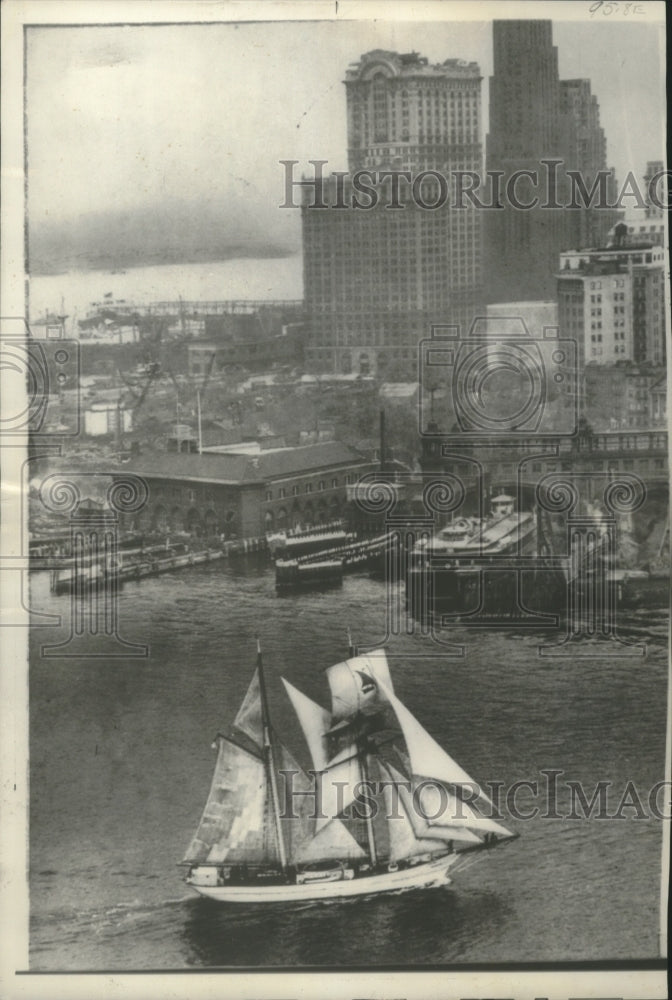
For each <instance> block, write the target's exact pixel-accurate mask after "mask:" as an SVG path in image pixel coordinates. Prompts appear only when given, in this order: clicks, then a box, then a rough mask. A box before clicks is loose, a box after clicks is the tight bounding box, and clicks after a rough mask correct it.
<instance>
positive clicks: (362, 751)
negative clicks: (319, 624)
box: [348, 410, 383, 865]
mask: <svg viewBox="0 0 672 1000" xmlns="http://www.w3.org/2000/svg"><path fill="white" fill-rule="evenodd" d="M382 412H383V411H382V410H381V414H382ZM348 655H349V657H350V659H353V658H354V657H355V656H357V647H356V646H355V645H353V642H352V635H351V633H350V626H348ZM356 745H357V760H358V762H359V771H360V774H361V776H362V782H363V783H364V785H365V787H367V788H368V781H369V768H368V765H367V760H366V757H367V754H366V748H365V746H364V743H363V741H362V738H361V736H360V735H359V733H358V734H357V741H356ZM364 822H365V823H366V839H367V841H368V844H369V857H370V859H371V864H372V865H375V864H376V862H377V860H378V855H377V852H376V838H375V837H374V835H373V817H372V816H370V815H368V813H367V815H366V817H365V820H364Z"/></svg>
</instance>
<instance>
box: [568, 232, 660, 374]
mask: <svg viewBox="0 0 672 1000" xmlns="http://www.w3.org/2000/svg"><path fill="white" fill-rule="evenodd" d="M623 228H624V229H625V226H624V227H623ZM556 280H557V295H558V317H559V326H560V335H561V337H567V338H570V339H573V340H575V341H576V342H577V345H578V348H579V350H578V358H579V363H580V365H581V366H583V365H585V364H591V363H592V364H594V365H613V364H615V363H616V362H618V361H632V362H635V363H636V364H645V363H648V364H649V365H654V366H660V365H663V364H664V363H665V251H664V248H663V247H662V246H656V245H655V244H653V243H650V242H646V243H644V242H642V243H638V244H630V245H628V244H627V243H626V242H625V240H624V239H622V240H621V241H620V242H617V243H615V244H613V245H611V246H606V247H599V248H595V249H588V250H570V251H567V252H565V253H562V254H560V270H559V272H558V273H557V275H556Z"/></svg>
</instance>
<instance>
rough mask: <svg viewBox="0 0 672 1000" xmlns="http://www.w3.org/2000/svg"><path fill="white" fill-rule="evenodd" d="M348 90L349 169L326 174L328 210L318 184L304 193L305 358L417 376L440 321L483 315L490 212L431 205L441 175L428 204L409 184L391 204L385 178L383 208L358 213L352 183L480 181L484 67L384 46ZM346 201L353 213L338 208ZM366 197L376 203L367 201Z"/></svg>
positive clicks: (354, 71)
mask: <svg viewBox="0 0 672 1000" xmlns="http://www.w3.org/2000/svg"><path fill="white" fill-rule="evenodd" d="M345 87H346V95H347V111H348V116H347V117H348V162H349V170H350V174H349V176H347V177H344V176H342V175H331V176H329V177H325V178H324V181H323V182H322V188H321V193H322V196H323V202H324V203H325V204H327V205H329V206H330V207H329V208H322V209H320V208H315V207H311V204H313V203H314V200H315V198H314V196H315V188H314V186H313V185H312V184H306V185H305V186H304V188H303V204H302V224H303V259H304V294H305V307H306V320H307V330H308V337H307V343H306V361H307V365H308V367H309V368H311V369H313V370H316V371H323V372H327V371H331V372H342V373H349V372H355V373H359V374H378V375H381V376H382V377H388V378H400V377H403V378H407V377H414V376H415V375H416V373H417V347H418V341H419V340H421V339H422V338H423V337H426V336H427V335H428V332H429V330H430V327H431V325H432V323H439V322H442V323H445V322H451V323H454V324H458V325H460V326H461V327H463V328H464V329H468V328H469V326H470V324H471V321H472V319H473V318H474V316H476V315H477V314H479V313H480V311H481V308H482V277H481V231H480V225H481V220H480V218H479V212H478V210H477V209H476V208H474V207H473V205H471V204H468V205H467V206H466V207H465V208H463V209H460V210H459V211H458V210H454V209H451V208H450V201H451V199H450V198H449V199H448V200H447V201H446V203H445V205H443V207H440V208H435V209H432V208H428V207H423V204H424V205H432V204H434V203H436V202H437V201H438V198H437V192H438V193H440V192H439V189H438V187H437V185H438V183H439V182H437V180H436V179H435V178H434V177H433V176H432V175H431V174H430V175H428V176H426V177H425V178H424V180H423V187H422V193H421V197H420V198H419V199H418V198H416V197H412V192H411V190H410V185H409V184H404V183H403V182H402V183H401V184H400V185H399V189H398V198H397V205H396V207H392V205H391V201H393V200H394V197H393V194H392V187H391V181H389V180H387V181H383V182H382V183H381V182H380V180H379V177H378V181H379V184H380V188H381V189H380V190H379V192H378V197H377V204H375V206H372V207H368V208H366V209H363V208H356V207H352V198H353V194H356V192H353V187H352V185H353V178H354V177H355V176H356V172H357V171H360V170H370V171H373V172H376V173H379V172H384V171H408V172H409V173H410V175H411V176H412V177H413V178H414V179H416V178H417V177H418V174H421V173H422V172H425V171H435V172H437V173H439V174H440V175H441V176H442V177H448V178H449V177H451V175H452V172H453V171H460V170H461V171H472V172H475V173H478V174H480V171H481V167H482V149H481V142H480V129H481V76H480V71H479V68H478V65H477V64H476V63H471V62H464V61H462V60H458V59H448V60H446V61H445V62H444V63H442V64H438V65H430V64H429V62H428V60H427V59H425V58H422V57H421V56H419V55H418V54H417V53H410V54H399V53H396V52H387V51H382V50H376V51H373V52H369V53H367V54H365V55H363V56H362V57H361V59H360V60H359V61H358V62H357V63H355V64H353V65H351V66H350V67H349V68H348V70H347V72H346V79H345ZM371 186H372V185H371ZM417 190H418V189H416V191H417ZM339 199H340V202H341V203H342V206H343V207H340V208H337V207H334V206H335V205H336V204H337V203H338V202H339ZM372 200H373V199H369V202H368V203H369V204H370V203H371V201H372ZM358 201H359V202H360V203H362V204H367V201H366V200H365V198H364V197H363V196H361V194H360V195H359V197H358ZM419 202H420V203H419Z"/></svg>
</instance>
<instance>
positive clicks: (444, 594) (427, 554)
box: [406, 493, 566, 622]
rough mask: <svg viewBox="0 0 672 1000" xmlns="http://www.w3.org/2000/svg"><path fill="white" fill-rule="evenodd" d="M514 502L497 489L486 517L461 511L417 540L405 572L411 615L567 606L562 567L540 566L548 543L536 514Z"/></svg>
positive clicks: (487, 615) (485, 615) (533, 614)
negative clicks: (460, 515) (524, 509)
mask: <svg viewBox="0 0 672 1000" xmlns="http://www.w3.org/2000/svg"><path fill="white" fill-rule="evenodd" d="M515 506H516V502H515V499H514V497H512V496H510V495H509V494H507V493H501V494H499V495H498V496H495V497H493V498H492V499H491V501H490V513H489V515H488V516H487V517H484V518H481V517H463V518H459V519H458V520H454V521H452V522H451V523H450V524H447V525H446V526H445V527H443V528H441V529H440V530H439V531H438V532H436V534H434V535H433V536H432V537H431V538H429V539H422V540H420V541H419V542H417V543H416V544H415V546H414V547H413V549H412V551H411V552H410V556H409V566H408V573H407V579H406V593H407V604H408V609H409V612H410V613H411V615H412V616H413V617H414V618H416V619H418V620H425V619H427V618H434V619H436V618H437V617H438V618H441V617H449V618H451V619H452V620H460V619H461V618H478V619H479V620H481V619H482V620H483V621H484V622H489V621H492V620H494V621H497V620H500V619H511V618H517V619H520V618H521V617H522V618H525V617H526V616H527V617H529V618H530V619H531V620H532V619H535V618H537V617H538V615H539V613H540V612H543V611H548V610H555V609H557V608H558V606H559V605H564V602H565V593H566V577H565V574H564V573H563V572H562V571H559V570H558V569H557V568H555V569H554V568H552V567H551V566H550V565H548V566H547V565H544V560H545V559H547V558H548V557H549V556H550V554H551V553H550V546H549V545H548V543H547V542H546V540H545V538H544V536H543V535H542V533H541V531H540V529H539V525H538V523H537V518H536V517H535V515H534V514H532V513H531V512H517V511H516V509H515Z"/></svg>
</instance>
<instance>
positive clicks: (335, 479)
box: [331, 476, 338, 489]
mask: <svg viewBox="0 0 672 1000" xmlns="http://www.w3.org/2000/svg"><path fill="white" fill-rule="evenodd" d="M337 486H338V479H337V478H336V476H334V478H333V479H332V480H331V488H332V489H336V487H337Z"/></svg>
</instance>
